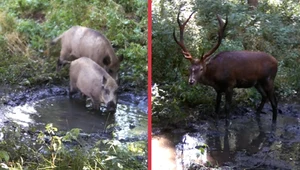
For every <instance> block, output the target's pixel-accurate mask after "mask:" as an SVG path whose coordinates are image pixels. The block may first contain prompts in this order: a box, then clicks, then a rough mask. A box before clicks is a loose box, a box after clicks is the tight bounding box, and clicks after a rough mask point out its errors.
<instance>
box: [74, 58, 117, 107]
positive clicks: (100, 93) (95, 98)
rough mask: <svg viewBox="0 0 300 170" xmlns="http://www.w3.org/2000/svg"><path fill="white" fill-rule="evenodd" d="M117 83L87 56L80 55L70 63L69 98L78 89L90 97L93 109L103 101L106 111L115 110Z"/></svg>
mask: <svg viewBox="0 0 300 170" xmlns="http://www.w3.org/2000/svg"><path fill="white" fill-rule="evenodd" d="M117 89H118V84H117V83H116V80H115V79H113V78H112V77H111V76H110V75H109V74H108V73H107V72H106V71H105V70H104V69H103V68H102V67H101V66H99V65H98V64H97V63H96V62H94V61H93V60H91V59H90V58H87V57H81V58H79V59H76V60H74V61H72V62H71V65H70V91H69V96H70V98H71V97H72V95H73V94H74V93H76V92H77V91H78V90H79V91H80V92H81V93H82V94H83V95H85V96H87V97H90V98H91V99H92V102H93V106H94V108H95V109H99V104H100V103H105V105H106V107H107V111H115V109H116V106H117V95H116V91H117Z"/></svg>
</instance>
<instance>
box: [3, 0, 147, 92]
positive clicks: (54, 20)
mask: <svg viewBox="0 0 300 170" xmlns="http://www.w3.org/2000/svg"><path fill="white" fill-rule="evenodd" d="M128 2H129V1H117V0H107V1H98V0H91V1H84V2H83V1H79V0H69V1H61V0H52V1H47V0H30V1H28V0H18V1H10V0H3V1H1V2H0V32H1V34H0V45H1V46H0V52H1V54H2V55H1V56H0V59H1V60H5V61H6V62H7V64H6V65H2V68H0V73H1V74H0V77H1V78H2V79H1V81H0V83H9V84H20V82H23V81H26V82H27V83H26V84H27V85H31V86H32V85H36V84H41V83H45V82H46V83H48V82H50V83H61V82H62V81H63V80H64V77H68V74H67V71H65V72H62V73H59V74H56V73H55V72H54V71H55V65H56V63H55V62H56V60H57V58H58V56H59V53H58V51H59V50H60V46H59V45H56V46H54V47H52V48H50V47H49V42H50V41H51V39H53V38H55V37H57V36H58V35H59V34H61V33H62V32H64V31H66V30H67V29H69V28H70V27H71V26H74V25H82V26H86V27H90V28H92V29H95V30H99V31H100V32H101V33H103V34H104V35H106V37H107V38H108V39H109V40H110V41H111V42H112V44H113V45H114V46H116V47H117V50H118V51H117V54H118V55H123V56H124V60H123V62H122V63H121V69H120V71H121V75H124V78H123V80H124V81H125V82H129V81H135V82H136V83H135V85H136V86H138V87H142V88H145V85H146V84H147V83H146V80H147V79H146V78H145V76H143V77H142V79H139V76H140V75H147V67H145V66H146V65H147V50H146V44H147V36H146V30H147V15H146V13H147V2H146V1H144V0H132V1H130V3H128ZM135 53H136V54H135ZM15 58H20V61H21V62H20V61H18V60H15ZM29 63H34V65H32V67H34V69H32V68H30V69H32V70H31V74H29V76H28V77H26V76H23V75H22V74H23V73H21V72H20V70H27V68H26V67H25V66H26V65H28V64H29ZM30 65H31V64H30ZM129 66H131V67H129ZM64 70H66V69H64ZM8 71H12V72H13V73H14V74H13V76H10V77H8V74H10V73H8ZM122 72H123V73H122ZM121 79H122V77H121ZM21 84H22V83H21Z"/></svg>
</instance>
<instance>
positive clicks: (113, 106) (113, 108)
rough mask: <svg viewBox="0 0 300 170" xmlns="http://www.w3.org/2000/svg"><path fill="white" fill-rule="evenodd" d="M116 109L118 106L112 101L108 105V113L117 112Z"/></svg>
mask: <svg viewBox="0 0 300 170" xmlns="http://www.w3.org/2000/svg"><path fill="white" fill-rule="evenodd" d="M116 107H117V105H116V104H115V103H114V102H113V101H110V102H108V103H107V111H108V112H115V111H116Z"/></svg>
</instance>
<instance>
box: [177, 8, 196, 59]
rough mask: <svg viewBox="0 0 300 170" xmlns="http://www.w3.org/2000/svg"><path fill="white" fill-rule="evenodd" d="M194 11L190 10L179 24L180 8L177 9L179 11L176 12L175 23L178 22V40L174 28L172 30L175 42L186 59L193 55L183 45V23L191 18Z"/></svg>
mask: <svg viewBox="0 0 300 170" xmlns="http://www.w3.org/2000/svg"><path fill="white" fill-rule="evenodd" d="M195 12H196V11H194V12H192V13H191V15H190V16H189V18H188V19H187V20H186V21H185V22H184V23H183V24H181V23H180V20H179V15H180V9H179V12H178V14H177V23H178V25H179V29H180V41H178V40H177V38H176V36H175V29H174V31H173V37H174V40H175V42H176V43H177V44H178V45H179V46H180V47H181V49H182V53H183V55H184V57H185V58H186V59H189V60H191V59H193V57H192V55H191V53H190V52H189V51H188V50H187V48H186V47H185V45H184V40H183V32H184V27H185V25H186V24H187V22H188V21H189V20H190V19H191V17H192V15H193V14H194V13H195Z"/></svg>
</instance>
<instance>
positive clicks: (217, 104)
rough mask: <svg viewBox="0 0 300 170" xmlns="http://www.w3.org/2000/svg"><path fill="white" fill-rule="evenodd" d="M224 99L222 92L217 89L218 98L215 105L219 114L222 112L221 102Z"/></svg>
mask: <svg viewBox="0 0 300 170" xmlns="http://www.w3.org/2000/svg"><path fill="white" fill-rule="evenodd" d="M221 99H222V93H221V92H219V91H217V98H216V107H215V112H216V114H217V115H218V114H219V112H220V103H221Z"/></svg>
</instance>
